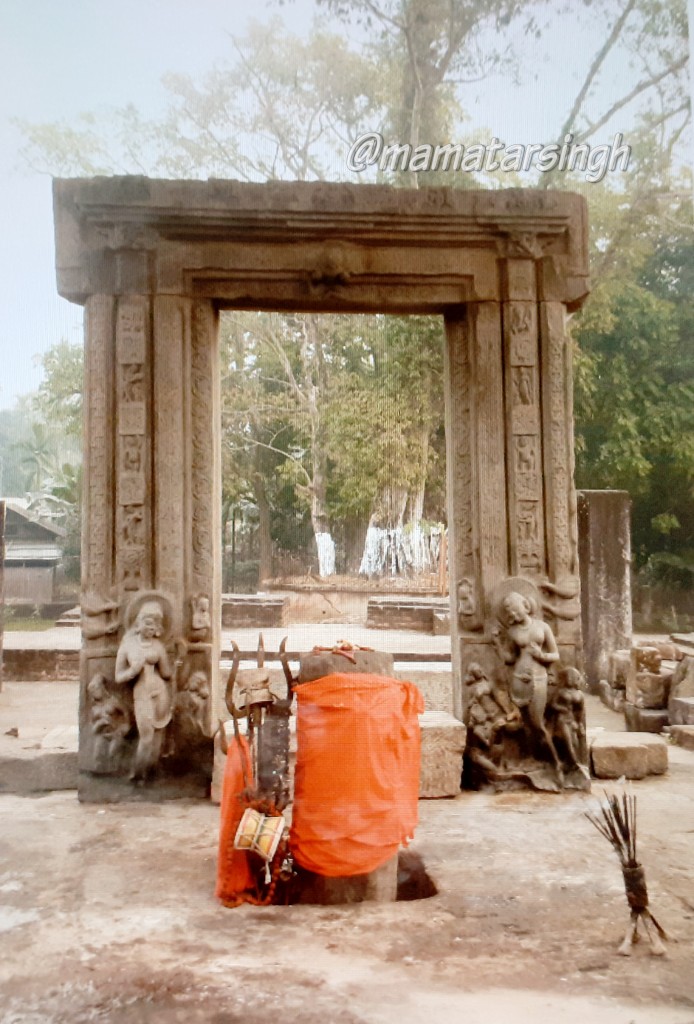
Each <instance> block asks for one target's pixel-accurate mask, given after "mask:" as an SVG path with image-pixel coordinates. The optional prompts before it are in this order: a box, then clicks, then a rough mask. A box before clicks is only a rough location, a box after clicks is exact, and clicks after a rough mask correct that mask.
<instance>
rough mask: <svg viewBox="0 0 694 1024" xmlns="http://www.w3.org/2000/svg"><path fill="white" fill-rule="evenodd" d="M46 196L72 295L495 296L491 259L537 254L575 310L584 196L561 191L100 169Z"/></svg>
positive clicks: (330, 300) (427, 300) (240, 300)
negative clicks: (197, 177) (151, 175)
mask: <svg viewBox="0 0 694 1024" xmlns="http://www.w3.org/2000/svg"><path fill="white" fill-rule="evenodd" d="M54 206H55V230H56V253H57V268H58V290H59V292H60V294H61V295H63V296H64V297H65V298H67V299H70V300H71V301H73V302H79V303H84V302H85V300H86V298H87V296H88V295H90V294H94V293H96V292H100V293H105V294H125V293H128V292H140V293H142V292H152V291H154V292H159V293H162V292H163V293H169V294H176V293H177V294H189V295H193V294H195V295H199V296H200V297H201V298H208V297H214V298H215V299H216V300H217V301H218V302H219V303H220V304H222V305H223V304H224V303H225V302H226V303H227V304H228V305H230V306H231V305H233V306H235V307H237V308H239V307H243V306H248V307H249V308H250V307H254V308H268V309H269V308H273V309H277V308H296V303H297V302H300V303H302V305H303V306H304V307H305V308H307V309H315V310H322V311H330V310H334V311H342V310H347V311H354V312H359V311H369V310H370V311H375V310H377V311H380V312H443V311H444V310H446V309H447V308H449V307H450V306H451V305H456V304H460V303H465V302H470V301H487V300H492V299H496V300H498V299H500V298H501V297H502V295H501V289H500V281H499V278H500V275H499V274H498V273H497V272H496V263H497V261H498V260H499V259H501V260H502V261H504V260H513V261H516V260H518V261H520V262H526V261H530V263H531V264H532V263H533V262H535V261H536V262H537V264H538V268H539V269H538V281H537V288H538V290H539V297H540V298H541V299H544V300H545V301H564V302H566V303H567V305H568V306H569V307H570V308H574V307H575V306H577V305H580V302H581V301H582V299H583V297H585V295H586V294H587V291H588V255H587V242H586V237H587V236H586V223H587V216H586V207H585V202H584V200H583V199H582V197H580V196H578V195H574V194H571V193H564V192H552V191H534V190H526V189H503V190H499V191H488V190H484V191H483V190H471V191H463V190H455V189H450V188H423V189H418V190H411V189H394V188H391V187H390V186H380V185H342V184H329V183H324V182H270V183H265V184H257V185H256V184H249V183H246V182H236V181H222V180H219V181H217V180H213V181H206V182H203V181H164V180H156V179H148V178H141V177H113V178H92V179H57V180H56V181H55V182H54ZM297 240H299V241H300V242H301V243H302V244H301V245H297V244H296V242H297ZM263 264H264V265H263ZM525 274H526V275H527V271H525ZM501 276H503V275H501ZM509 277H510V278H511V279H513V278H514V272H513V271H512V272H511V273H510V275H509ZM515 277H518V274H515ZM191 283H192V287H193V290H192V291H191V290H190V289H191ZM299 285H301V287H299Z"/></svg>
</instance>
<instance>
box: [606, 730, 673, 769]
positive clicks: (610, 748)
mask: <svg viewBox="0 0 694 1024" xmlns="http://www.w3.org/2000/svg"><path fill="white" fill-rule="evenodd" d="M590 760H591V767H592V771H593V775H595V776H596V778H598V779H620V778H622V777H624V778H626V779H644V778H646V776H648V775H663V774H664V773H665V772H666V771H667V767H668V748H667V743H666V742H665V740H664V739H663V738H662V736H655V735H653V733H649V732H601V733H598V734H597V735H596V736H594V738H593V740H592V742H591V745H590Z"/></svg>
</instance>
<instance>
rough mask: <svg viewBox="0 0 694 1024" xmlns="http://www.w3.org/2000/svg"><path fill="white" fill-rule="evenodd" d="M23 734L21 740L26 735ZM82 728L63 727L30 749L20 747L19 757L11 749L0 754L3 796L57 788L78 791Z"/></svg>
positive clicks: (0, 791) (0, 785)
mask: <svg viewBox="0 0 694 1024" xmlns="http://www.w3.org/2000/svg"><path fill="white" fill-rule="evenodd" d="M23 732H24V731H23V730H22V731H19V736H18V738H21V736H22V735H23ZM77 743H78V728H77V726H76V725H61V726H57V727H56V728H55V729H51V730H50V732H48V733H46V735H45V736H44V737H43V738H42V739H38V740H37V742H36V743H35V744H33V745H32V746H30V747H27V746H20V747H19V748H18V749H17V753H16V755H13V754H12V752H11V751H10V750H7V749H5V750H3V753H2V754H0V793H18V794H20V795H21V794H28V793H48V792H50V791H52V790H57V789H77V783H78V777H79V769H78V766H77Z"/></svg>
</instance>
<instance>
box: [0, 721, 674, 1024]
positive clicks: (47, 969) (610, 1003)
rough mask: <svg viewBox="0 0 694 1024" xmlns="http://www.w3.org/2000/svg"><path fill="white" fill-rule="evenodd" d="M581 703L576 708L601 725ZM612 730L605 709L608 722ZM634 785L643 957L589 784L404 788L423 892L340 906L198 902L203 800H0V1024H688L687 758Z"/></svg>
mask: <svg viewBox="0 0 694 1024" xmlns="http://www.w3.org/2000/svg"><path fill="white" fill-rule="evenodd" d="M611 715H612V713H611V712H607V711H606V709H604V708H602V707H601V706H599V705H597V703H596V702H594V701H593V702H591V706H590V710H589V724H591V721H592V724H593V725H595V724H596V723H597V724H600V725H603V726H605V725H607V726H608V727H609V725H610V723H611ZM613 724H614V725H620V724H621V723H620V722H619V721H618V719H617V716H614V720H613ZM670 754H671V757H670V769H669V772H668V775H667V776H663V777H659V778H650V779H647V780H644V781H642V782H639V783H636V784H635V785H634V789H635V792H636V793H637V796H638V814H639V828H640V832H639V845H640V854H641V859H642V861H643V863H644V865H645V867H646V873H647V878H648V883H649V890H650V895H651V903H652V907H653V910H654V912H655V913H656V915H657V916H658V917H659V918H660V919H661V920H662V923H663V924H664V925H665V927H666V928H667V929H668V931H670V932H671V934H672V936H673V938H675V939H676V940H677V941H673V942H671V943H670V944H669V947H668V954H667V957H665V958H660V959H659V958H656V957H652V956H650V955H649V953H648V950H647V948H646V946H645V944H641V945H640V947H637V949H636V950H635V953H634V955H633V956H632V957H631V958H629V959H626V958H623V957H620V956H617V955H616V952H615V951H616V948H617V945H618V944H619V941H620V940H621V938H622V935H623V932H624V930H625V927H626V921H627V916H628V912H627V905H626V901H625V897H624V890H623V885H622V878H621V873H620V870H619V866H618V862H617V859H616V856H615V855H614V853H613V852H612V850H611V848H610V847H609V846H608V844H607V843H606V842H605V840H604V839H603V838H602V837H600V836H599V835H598V834H597V832H595V830H594V829H593V828H592V826H591V825H590V823H589V822H588V821H587V820H586V818H585V817H584V814H583V812H584V810H585V809H586V808H587V807H589V806H591V805H592V804H594V802H595V798H596V795H598V794H599V793H600V787H599V785H596V786H595V788H594V794H593V796H586V795H583V794H575V793H574V794H567V795H562V796H552V795H544V794H537V793H527V794H526V793H523V794H508V795H503V796H496V797H494V796H491V795H486V794H475V793H463V794H461V795H460V796H459V797H457V798H455V799H453V800H439V801H421V802H420V825H419V828H418V830H417V834H416V837H415V842H414V846H415V848H416V849H417V850H418V851H419V852H420V853H421V854H422V856H423V858H424V860H425V862H426V865H427V868H428V870H429V873H430V875H431V876H432V878H433V879H434V881H435V883H436V885H437V886H438V889H439V892H438V895H436V896H434V897H432V898H430V899H427V900H420V901H414V902H401V903H395V904H388V905H382V904H381V905H376V904H360V905H353V906H348V907H312V906H294V907H271V908H267V909H257V908H252V907H242V908H240V909H235V910H229V909H225V908H223V907H221V906H219V905H218V904H217V903H216V902H215V899H214V895H213V889H214V880H215V860H216V842H217V819H218V809H217V808H216V807H214V806H212V805H210V804H207V803H183V802H176V803H172V804H168V805H159V806H156V805H153V806H148V805H143V804H137V805H115V806H114V805H111V806H106V807H98V806H94V805H80V804H79V803H78V802H77V800H76V797H75V794H74V792H69V791H68V792H62V793H51V794H48V795H45V796H41V797H21V796H17V795H4V796H0V820H1V824H0V836H1V838H0V958H1V959H0V1021H2V1024H39V1022H41V1024H44V1022H46V1024H47V1022H51V1024H83V1022H87V1021H106V1022H109V1024H121V1022H123V1024H139V1022H148V1024H150V1022H151V1024H173V1022H179V1021H180V1022H182V1024H183V1022H185V1024H197V1022H210V1024H232V1022H237V1021H238V1022H241V1021H243V1022H244V1024H260V1022H263V1024H265V1022H269V1021H273V1020H276V1019H279V1020H281V1021H286V1022H294V1021H296V1022H300V1024H314V1022H316V1024H317V1022H320V1024H437V1022H438V1021H451V1022H458V1021H460V1022H465V1024H482V1022H484V1024H497V1022H499V1024H502V1022H503V1024H506V1022H513V1024H528V1022H531V1021H532V1022H533V1024H537V1022H541V1024H544V1022H545V1021H547V1022H549V1021H552V1022H557V1024H593V1022H595V1024H694V874H693V872H692V866H693V865H694V752H688V751H684V750H681V749H679V748H675V747H673V748H671V751H670Z"/></svg>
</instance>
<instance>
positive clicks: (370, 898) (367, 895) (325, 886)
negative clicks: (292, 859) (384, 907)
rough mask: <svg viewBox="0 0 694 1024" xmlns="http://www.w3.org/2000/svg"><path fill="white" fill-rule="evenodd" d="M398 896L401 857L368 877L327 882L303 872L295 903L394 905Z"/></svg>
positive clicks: (317, 876)
mask: <svg viewBox="0 0 694 1024" xmlns="http://www.w3.org/2000/svg"><path fill="white" fill-rule="evenodd" d="M397 895H398V855H397V854H396V855H395V856H394V857H390V858H389V860H387V861H386V862H385V864H381V866H380V867H378V868H376V869H375V870H374V871H369V872H368V874H364V875H350V876H348V877H347V876H338V877H334V878H327V877H325V876H324V875H318V874H316V873H315V872H313V871H307V870H305V869H304V868H301V869H300V870H299V871H298V875H297V880H296V892H295V902H297V903H317V904H321V905H323V906H335V905H339V904H344V903H392V902H393V901H394V900H396V899H397Z"/></svg>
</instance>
